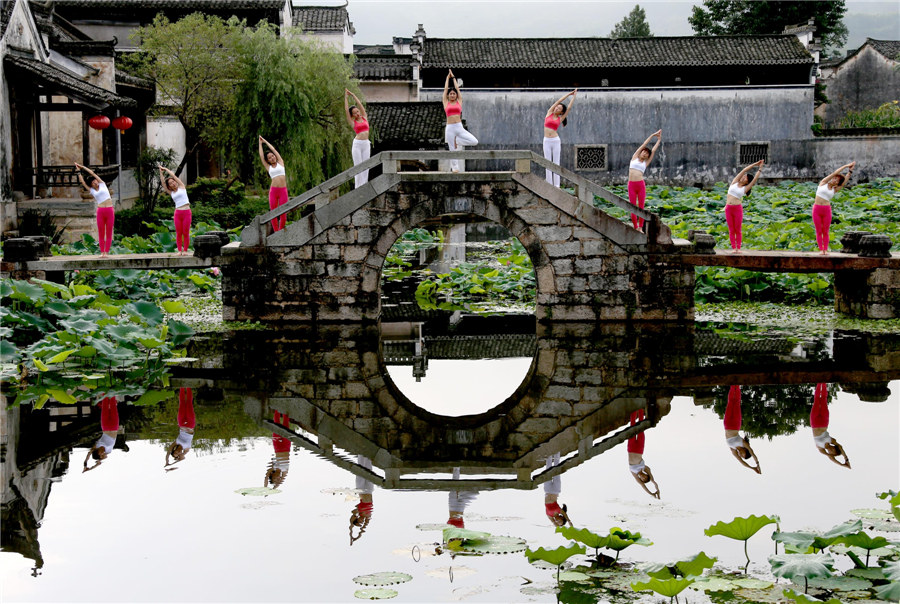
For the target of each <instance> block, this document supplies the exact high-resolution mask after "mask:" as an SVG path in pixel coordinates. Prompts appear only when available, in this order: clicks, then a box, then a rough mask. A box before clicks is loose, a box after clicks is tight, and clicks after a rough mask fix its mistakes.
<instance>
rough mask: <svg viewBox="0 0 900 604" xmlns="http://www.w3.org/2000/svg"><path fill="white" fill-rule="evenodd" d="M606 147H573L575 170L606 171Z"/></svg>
mask: <svg viewBox="0 0 900 604" xmlns="http://www.w3.org/2000/svg"><path fill="white" fill-rule="evenodd" d="M606 159H607V155H606V145H575V169H576V170H581V171H584V170H608V169H609V168H608V167H607V165H606Z"/></svg>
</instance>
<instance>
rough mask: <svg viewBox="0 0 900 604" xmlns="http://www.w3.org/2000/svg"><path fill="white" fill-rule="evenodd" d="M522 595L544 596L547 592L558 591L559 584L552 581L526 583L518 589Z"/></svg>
mask: <svg viewBox="0 0 900 604" xmlns="http://www.w3.org/2000/svg"><path fill="white" fill-rule="evenodd" d="M519 593H520V594H522V595H523V596H544V595H547V594H555V593H559V586H558V585H553V584H552V583H542V584H539V585H526V586H525V587H523V588H522V589H520V590H519Z"/></svg>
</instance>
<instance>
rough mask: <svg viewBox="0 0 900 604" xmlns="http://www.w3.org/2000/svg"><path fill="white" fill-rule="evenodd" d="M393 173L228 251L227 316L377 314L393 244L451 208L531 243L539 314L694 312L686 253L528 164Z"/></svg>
mask: <svg viewBox="0 0 900 604" xmlns="http://www.w3.org/2000/svg"><path fill="white" fill-rule="evenodd" d="M393 176H394V175H391V174H385V175H382V176H380V177H378V178H377V179H376V180H375V181H373V182H371V183H369V185H367V186H371V187H373V189H374V190H382V191H384V192H383V193H380V194H378V195H377V196H375V197H374V199H372V198H371V197H368V198H366V197H365V193H364V192H363V193H358V192H359V191H360V190H359V189H358V190H357V191H354V192H353V194H348V195H345V196H344V197H341V198H340V199H338V200H336V201H332V202H331V203H329V204H327V205H324V206H323V207H321V208H320V209H318V210H317V211H316V212H315V213H312V214H308V215H307V216H305V217H303V218H300V219H299V220H297V221H296V222H294V223H292V224H290V225H288V227H287V228H286V229H285V230H284V231H281V232H279V233H275V234H273V235H270V236H269V238H268V240H267V246H265V247H248V245H247V243H246V242H245V243H244V244H242V246H241V247H236V248H225V249H224V250H223V253H225V254H226V256H227V258H228V263H227V265H226V266H224V267H223V282H222V300H223V304H224V317H225V319H226V320H248V319H252V320H262V321H266V322H298V321H299V322H302V321H326V322H327V321H374V320H376V319H378V317H379V313H380V291H381V270H382V267H383V265H384V262H385V256H386V255H387V254H388V251H389V250H390V248H391V246H392V245H393V244H394V242H395V241H396V240H397V239H398V238H399V237H400V236H401V235H402V234H403V233H405V232H406V231H408V230H409V229H411V228H414V227H416V226H417V225H419V224H420V223H422V222H424V221H426V220H428V219H431V218H434V217H436V216H440V215H444V214H462V215H472V216H476V217H479V218H483V219H487V220H491V221H493V222H496V223H497V224H500V225H501V226H503V227H505V228H507V229H508V230H509V231H510V233H512V234H513V236H515V237H517V238H518V239H519V241H521V242H522V244H523V245H524V246H525V249H526V250H527V251H528V254H529V256H530V258H531V261H532V264H533V265H534V270H535V273H536V275H535V277H536V282H537V300H536V311H535V313H536V315H537V317H538V319H540V320H563V321H593V320H685V319H692V318H693V308H694V270H693V268H692V267H690V266H685V265H683V264H681V263H680V262H678V258H677V256H676V257H674V258H671V260H668V259H667V258H666V256H665V255H664V254H657V255H656V256H654V257H653V259H652V260H651V259H650V258H651V257H650V253H651V252H654V251H659V250H658V249H657V247H658V246H655V245H654V246H650V245H647V237H646V236H645V235H643V234H640V233H637V232H636V231H634V230H633V229H631V228H630V227H626V226H625V224H624V223H622V222H621V221H619V220H616V219H612V218H610V217H609V216H608V215H606V214H605V213H603V212H601V211H600V210H597V209H595V208H593V206H588V205H587V204H583V203H581V202H580V201H579V200H578V199H577V198H575V197H573V196H571V195H569V194H568V193H566V192H564V191H561V190H560V189H557V188H555V187H552V186H550V185H548V184H547V183H546V182H545V181H544V180H543V179H540V178H538V177H536V176H534V175H531V174H524V173H523V174H517V175H516V176H515V179H513V180H506V181H505V182H503V181H500V182H496V181H494V182H486V183H485V182H478V181H477V180H473V177H470V176H469V175H467V174H454V175H447V174H443V175H434V174H425V175H422V176H421V177H420V178H421V180H420V181H415V180H413V181H409V180H405V181H402V182H399V181H390V180H389V179H390V178H391V177H393ZM507 178H509V177H508V176H507ZM388 182H399V184H396V185H394V186H388V185H386V183H388ZM373 195H374V193H373ZM368 199H371V201H368Z"/></svg>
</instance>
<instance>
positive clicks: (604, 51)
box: [423, 35, 813, 69]
mask: <svg viewBox="0 0 900 604" xmlns="http://www.w3.org/2000/svg"><path fill="white" fill-rule="evenodd" d="M424 53H425V56H424V64H423V66H424V67H433V68H442V69H446V68H452V69H457V68H459V69H464V68H470V69H471V68H524V69H529V68H531V69H534V68H538V69H539V68H546V69H559V68H564V69H565V68H568V69H580V68H581V69H583V68H598V67H666V66H688V65H689V66H706V65H785V64H802V63H809V64H812V62H813V58H812V55H810V54H809V52H808V51H807V50H806V49H805V48H804V47H803V44H801V43H800V41H799V40H798V39H797V37H796V36H793V35H777V36H693V37H690V36H685V37H671V38H666V37H654V38H621V39H618V40H613V39H609V38H470V39H435V38H426V40H425V44H424Z"/></svg>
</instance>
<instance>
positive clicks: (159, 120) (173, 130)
mask: <svg viewBox="0 0 900 604" xmlns="http://www.w3.org/2000/svg"><path fill="white" fill-rule="evenodd" d="M147 146H148V147H157V148H159V149H174V150H175V161H176V162H180V161H181V158H182V157H184V154H185V153H186V152H187V146H186V142H185V133H184V128H183V127H182V126H181V122H179V121H178V119H177V118H174V117H169V116H162V117H148V118H147ZM179 177H181V178H184V177H185V176H184V171H182V173H181V174H179Z"/></svg>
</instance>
